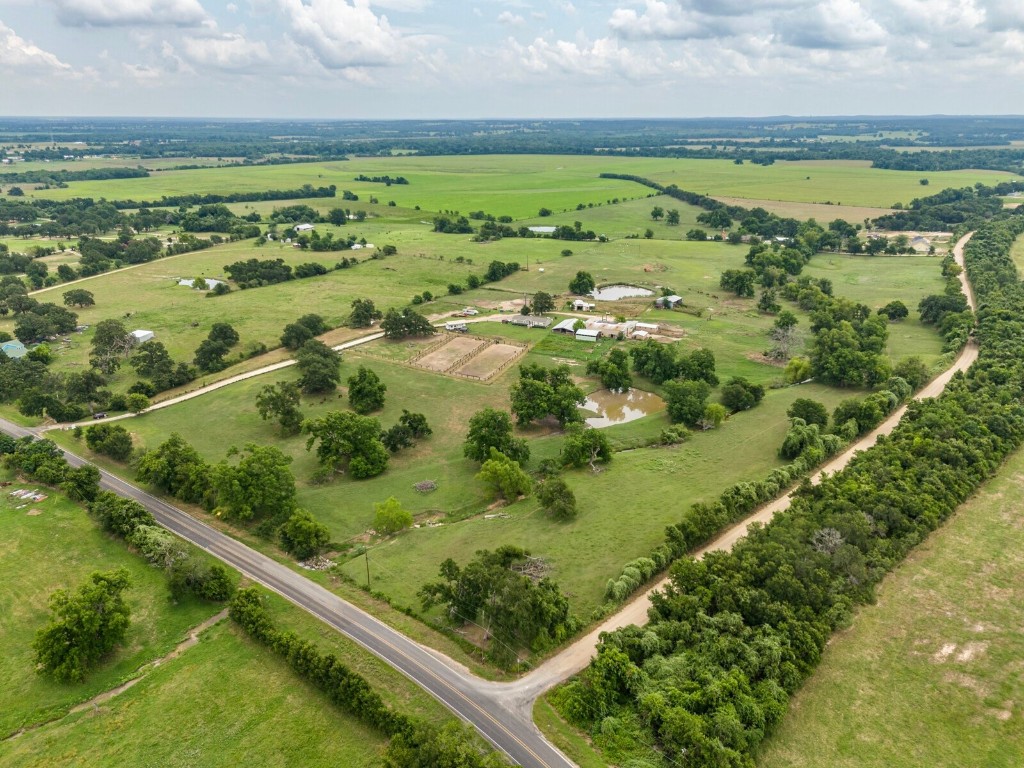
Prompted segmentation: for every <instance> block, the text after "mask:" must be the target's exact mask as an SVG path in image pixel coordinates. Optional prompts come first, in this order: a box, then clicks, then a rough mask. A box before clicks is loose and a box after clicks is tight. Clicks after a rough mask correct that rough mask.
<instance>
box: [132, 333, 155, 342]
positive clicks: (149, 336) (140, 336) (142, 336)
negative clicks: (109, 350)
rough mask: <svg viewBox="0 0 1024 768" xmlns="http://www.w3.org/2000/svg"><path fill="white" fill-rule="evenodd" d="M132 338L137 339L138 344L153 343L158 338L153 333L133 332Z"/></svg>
mask: <svg viewBox="0 0 1024 768" xmlns="http://www.w3.org/2000/svg"><path fill="white" fill-rule="evenodd" d="M132 338H133V339H135V343H136V344H142V343H144V342H147V341H152V340H153V339H155V338H156V334H155V333H153V332H152V331H143V330H138V331H132Z"/></svg>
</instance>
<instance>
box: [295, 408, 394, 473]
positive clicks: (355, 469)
mask: <svg viewBox="0 0 1024 768" xmlns="http://www.w3.org/2000/svg"><path fill="white" fill-rule="evenodd" d="M302 431H303V432H305V433H306V434H308V435H309V439H308V440H307V441H306V450H307V451H309V450H312V449H313V446H314V445H316V455H317V459H318V460H319V461H320V464H321V465H322V466H324V467H327V468H331V469H343V468H347V470H348V473H349V474H350V475H352V477H354V478H356V479H363V478H367V477H375V476H376V475H379V474H380V473H381V472H383V471H384V470H385V469H387V466H388V459H389V453H388V450H387V448H385V447H384V443H383V442H382V441H381V426H380V422H379V421H377V420H376V419H374V418H371V417H369V416H360V415H359V414H356V413H352V412H351V411H330V412H329V413H326V414H324V415H323V416H321V417H320V418H318V419H306V421H304V422H303V423H302Z"/></svg>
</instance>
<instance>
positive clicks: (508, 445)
mask: <svg viewBox="0 0 1024 768" xmlns="http://www.w3.org/2000/svg"><path fill="white" fill-rule="evenodd" d="M491 448H496V449H497V450H498V451H500V452H501V453H503V454H505V455H506V456H508V457H509V458H510V459H512V460H513V461H518V462H519V463H520V464H522V463H524V462H526V461H527V460H528V459H529V458H530V448H529V446H528V445H527V444H526V441H525V440H523V439H522V438H515V437H513V436H512V419H511V418H510V417H509V415H508V414H507V413H505V411H498V410H495V409H494V408H484V409H483V410H482V411H477V412H476V413H474V414H473V415H472V416H471V417H470V419H469V431H468V432H467V434H466V442H465V443H464V444H463V448H462V452H463V454H464V455H465V456H466V458H467V459H473V461H479V462H484V461H487V459H489V458H490V456H491Z"/></svg>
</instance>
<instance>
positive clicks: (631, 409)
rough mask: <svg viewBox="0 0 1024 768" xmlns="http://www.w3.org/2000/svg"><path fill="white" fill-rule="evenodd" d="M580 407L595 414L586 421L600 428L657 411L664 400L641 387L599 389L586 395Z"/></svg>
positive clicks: (663, 404) (661, 408)
mask: <svg viewBox="0 0 1024 768" xmlns="http://www.w3.org/2000/svg"><path fill="white" fill-rule="evenodd" d="M580 408H582V409H583V410H585V411H590V412H591V413H596V414H597V415H596V416H592V417H590V418H589V419H587V420H586V421H587V424H588V425H589V426H591V427H594V428H595V429H600V428H602V427H610V426H612V425H614V424H625V423H626V422H629V421H636V420H637V419H640V418H643V417H644V416H650V415H651V414H652V413H659V412H660V411H663V410H665V401H664V400H662V399H661V398H660V397H658V396H657V395H656V394H654V393H653V392H644V391H643V390H642V389H627V390H626V391H625V392H613V391H612V390H610V389H599V390H597V391H596V392H591V393H590V394H589V395H587V399H586V402H584V403H583V405H581V406H580Z"/></svg>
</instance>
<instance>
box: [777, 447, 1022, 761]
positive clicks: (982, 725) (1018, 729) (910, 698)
mask: <svg viewBox="0 0 1024 768" xmlns="http://www.w3.org/2000/svg"><path fill="white" fill-rule="evenodd" d="M1022 505H1024V456H1022V455H1021V454H1019V453H1018V454H1016V455H1014V456H1012V457H1011V458H1010V459H1009V460H1008V461H1007V463H1006V465H1005V466H1004V467H1003V468H1002V470H1001V471H1000V473H999V475H998V476H997V477H996V478H995V479H993V480H992V481H990V482H989V483H988V485H986V486H985V487H984V488H983V489H982V490H981V491H980V492H979V493H978V494H977V496H975V497H974V498H973V499H971V500H970V501H968V502H967V503H966V504H964V505H963V506H962V507H961V508H960V509H959V510H958V511H957V513H956V515H955V516H954V517H953V518H952V519H951V520H950V521H949V522H948V523H947V524H946V525H945V526H944V527H942V528H941V529H939V530H938V531H936V532H935V533H933V534H932V535H931V537H930V538H929V539H928V540H927V541H926V542H924V543H923V544H921V545H920V546H919V547H918V548H917V549H916V550H915V551H914V552H912V553H911V555H910V556H909V557H908V558H907V560H906V561H905V562H904V563H903V564H902V565H901V566H900V567H899V568H898V569H897V570H896V571H895V572H894V573H892V574H890V576H889V577H888V578H887V579H886V580H885V581H884V582H883V583H882V586H881V588H880V589H879V592H878V600H877V603H876V604H875V605H872V606H868V607H865V608H863V609H861V610H860V611H859V612H858V614H857V617H856V620H855V621H854V623H853V626H852V628H850V629H848V630H846V631H845V632H841V633H839V634H837V635H836V636H835V637H834V638H833V639H832V641H831V643H830V644H829V646H828V647H827V648H826V649H825V653H824V655H823V658H822V662H821V664H820V666H819V667H818V669H817V671H816V672H815V674H814V675H813V677H811V678H810V680H808V681H807V683H806V684H805V685H804V687H803V689H802V690H801V691H799V692H798V693H797V694H796V696H795V697H794V698H793V700H792V704H791V706H790V711H789V713H788V714H787V716H786V718H785V719H784V720H783V722H782V725H781V727H780V729H779V730H778V732H777V733H776V734H775V735H774V736H772V737H771V738H770V739H769V740H768V741H767V742H766V744H765V746H764V748H763V750H762V752H761V755H760V757H759V759H758V760H757V765H758V766H759V768H783V766H784V767H785V768H818V767H819V766H820V767H821V768H824V767H825V766H829V768H833V767H834V768H875V767H876V766H877V768H883V767H884V768H911V767H914V768H916V766H922V765H928V766H935V768H959V766H966V765H972V766H991V767H992V768H1000V767H1005V768H1011V767H1012V766H1018V765H1021V764H1022V763H1024V717H1022V702H1024V678H1022V676H1021V659H1022V658H1024V635H1022V634H1021V632H1020V627H1021V626H1022V625H1024V605H1022V603H1021V600H1020V594H1021V591H1022V590H1024V555H1022V552H1024V525H1022V518H1021V508H1022ZM968 596H969V597H968Z"/></svg>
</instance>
